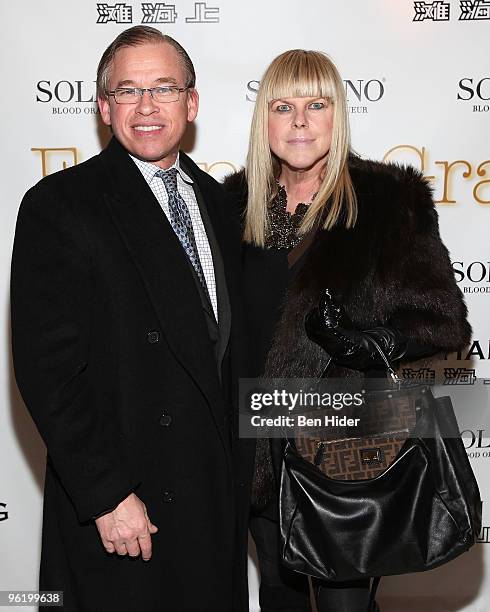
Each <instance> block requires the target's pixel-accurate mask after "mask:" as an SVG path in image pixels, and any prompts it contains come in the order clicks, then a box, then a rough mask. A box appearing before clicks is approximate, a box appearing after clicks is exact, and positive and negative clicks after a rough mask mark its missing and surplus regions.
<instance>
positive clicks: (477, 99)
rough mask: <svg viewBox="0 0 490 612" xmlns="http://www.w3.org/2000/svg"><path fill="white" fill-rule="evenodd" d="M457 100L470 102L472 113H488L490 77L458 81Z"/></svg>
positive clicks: (489, 107) (466, 78) (465, 78)
mask: <svg viewBox="0 0 490 612" xmlns="http://www.w3.org/2000/svg"><path fill="white" fill-rule="evenodd" d="M457 99H458V100H461V101H464V102H470V103H471V108H472V111H473V112H474V113H488V112H489V111H490V77H481V78H475V77H464V78H462V79H460V81H459V83H458V93H457Z"/></svg>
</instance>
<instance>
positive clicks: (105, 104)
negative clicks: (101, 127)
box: [97, 96, 111, 125]
mask: <svg viewBox="0 0 490 612" xmlns="http://www.w3.org/2000/svg"><path fill="white" fill-rule="evenodd" d="M97 104H98V106H99V111H100V116H101V117H102V121H103V122H104V123H105V124H106V125H111V106H110V104H109V98H102V97H100V96H99V97H97Z"/></svg>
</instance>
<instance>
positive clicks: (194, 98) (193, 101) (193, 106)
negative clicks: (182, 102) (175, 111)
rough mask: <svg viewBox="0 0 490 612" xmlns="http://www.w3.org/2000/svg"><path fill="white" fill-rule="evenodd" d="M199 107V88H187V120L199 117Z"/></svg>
mask: <svg viewBox="0 0 490 612" xmlns="http://www.w3.org/2000/svg"><path fill="white" fill-rule="evenodd" d="M198 109H199V94H198V93H197V89H194V88H193V87H191V88H190V89H188V90H187V121H189V122H191V121H194V119H195V118H196V117H197V111H198Z"/></svg>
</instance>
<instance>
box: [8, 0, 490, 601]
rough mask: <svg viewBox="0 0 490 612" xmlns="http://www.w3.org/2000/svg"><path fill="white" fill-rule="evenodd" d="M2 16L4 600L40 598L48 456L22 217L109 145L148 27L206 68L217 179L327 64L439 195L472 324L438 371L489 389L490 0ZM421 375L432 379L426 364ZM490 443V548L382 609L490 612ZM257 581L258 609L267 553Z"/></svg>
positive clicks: (54, 1)
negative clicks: (263, 96) (38, 406)
mask: <svg viewBox="0 0 490 612" xmlns="http://www.w3.org/2000/svg"><path fill="white" fill-rule="evenodd" d="M0 15H1V24H2V36H1V39H0V58H1V59H0V62H1V64H2V78H3V83H4V84H3V87H2V88H1V89H0V104H1V113H0V120H1V122H2V147H1V153H0V167H1V170H2V180H1V183H0V192H1V195H2V198H1V201H2V206H1V208H0V214H1V216H2V221H1V223H0V235H1V243H0V249H1V257H0V291H1V292H2V295H1V298H0V304H1V305H2V310H1V314H2V323H1V325H0V330H1V333H2V334H3V340H2V342H1V346H2V347H3V349H4V350H2V351H1V352H0V360H1V364H0V377H1V381H0V382H1V393H2V401H1V410H0V590H7V589H10V590H11V589H15V590H20V589H27V590H34V589H36V588H37V587H36V585H37V577H38V562H39V548H40V524H41V514H42V486H43V473H44V460H45V450H44V448H43V444H42V442H41V441H40V439H39V436H38V435H37V432H36V430H35V428H34V426H33V425H32V422H31V420H30V417H29V416H28V415H27V413H26V410H25V407H24V405H23V403H22V400H21V399H20V397H19V393H18V390H17V388H16V385H15V379H14V376H13V371H12V364H11V356H10V337H9V309H8V304H9V291H8V285H9V265H10V257H11V248H12V240H13V234H14V227H15V219H16V214H17V210H18V206H19V203H20V200H21V198H22V195H23V194H24V192H25V191H26V190H27V189H28V188H29V187H30V186H31V185H33V184H34V183H36V182H37V181H38V180H39V179H40V178H41V177H42V176H44V175H46V174H50V173H52V172H56V171H58V170H61V169H63V168H66V167H69V166H72V165H74V164H77V163H80V162H82V161H84V160H86V159H88V158H89V157H91V156H92V155H94V154H96V153H98V152H99V151H100V150H101V148H103V147H104V146H105V144H106V143H107V142H108V140H109V138H110V134H109V132H108V129H107V128H106V127H105V126H103V124H102V122H101V121H100V118H99V115H98V111H97V107H96V103H95V74H96V66H97V63H98V61H99V57H100V55H101V53H102V52H103V50H104V49H105V47H106V46H107V45H108V44H109V42H110V41H112V40H113V38H114V37H115V36H116V35H117V34H118V33H119V32H121V31H122V30H124V29H126V28H128V27H130V26H132V25H137V24H148V25H152V26H154V27H157V28H160V29H161V30H162V31H163V32H165V33H168V34H170V35H171V36H173V37H174V38H176V39H177V40H178V41H179V42H180V43H181V44H182V45H183V46H184V47H185V48H186V49H187V50H188V52H189V54H190V56H191V57H192V59H193V61H194V63H195V67H196V72H197V88H198V90H199V93H200V96H201V106H200V111H199V116H198V118H197V121H196V123H195V125H194V126H193V127H192V128H191V129H190V130H189V132H188V134H187V135H186V139H185V143H184V148H185V150H186V151H187V152H189V153H190V155H191V156H192V157H193V159H194V160H195V161H196V162H197V163H199V164H200V166H201V167H202V168H203V169H205V170H206V171H208V172H209V173H210V174H212V175H213V176H215V177H216V178H217V179H221V178H222V177H223V176H224V175H225V174H227V173H229V172H231V171H233V170H235V169H237V168H239V167H241V166H242V165H243V163H244V160H245V155H246V150H247V140H248V132H249V125H250V119H251V115H252V111H253V106H254V101H255V98H256V94H257V89H258V87H259V81H260V78H261V75H262V73H263V71H264V69H265V67H266V66H267V65H268V64H269V62H270V61H271V60H272V59H273V58H274V57H275V56H276V55H278V54H279V53H281V52H282V51H284V50H286V49H291V48H307V49H318V50H322V51H325V52H326V53H328V54H329V55H330V56H331V57H332V59H333V60H334V62H335V63H336V64H337V66H338V68H339V70H340V72H341V75H342V77H343V79H344V82H345V89H346V93H347V97H348V101H349V112H350V119H351V126H352V140H353V147H354V149H355V150H356V151H357V152H359V153H360V154H361V155H363V156H365V157H370V158H374V159H380V160H381V159H385V160H388V161H393V162H400V163H410V164H413V165H414V166H415V167H417V168H419V169H420V170H421V171H422V172H423V173H424V174H425V175H426V176H427V177H428V178H429V180H430V181H431V183H432V185H433V189H434V197H435V200H436V202H437V206H438V211H439V216H440V228H441V234H442V236H443V239H444V241H445V243H446V244H447V246H448V248H449V250H450V253H451V259H452V262H453V266H454V273H455V276H456V280H457V282H458V283H459V286H460V287H461V290H462V291H463V292H464V295H465V298H466V301H467V304H468V308H469V312H470V320H471V323H472V326H473V338H472V341H471V344H470V345H469V346H468V347H467V349H466V350H464V351H462V352H461V353H460V354H456V355H450V356H448V359H447V362H446V363H443V364H439V365H440V366H441V368H442V375H443V377H444V379H445V383H446V384H448V385H472V384H474V382H475V380H476V378H477V377H478V378H483V379H485V380H486V381H488V382H490V317H489V307H490V239H489V234H490V232H489V228H490V146H489V140H490V0H447V1H442V0H436V1H430V2H414V1H412V0H310V1H308V0H307V1H305V2H297V1H296V0H283V1H282V2H280V3H277V2H270V3H269V2H263V1H261V0H207V1H206V2H195V1H194V0H170V1H169V2H140V1H136V0H126V1H124V2H107V3H106V2H95V1H92V0H84V2H78V1H76V0H50V1H49V2H38V1H37V0H22V2H6V1H4V2H2V3H1V5H0ZM414 374H417V373H414ZM418 374H419V375H423V376H428V377H429V378H430V377H431V376H433V374H434V373H433V371H432V370H431V368H430V367H427V368H425V370H424V371H423V372H422V371H420V372H419V373H418ZM489 437H490V431H487V429H486V426H485V422H484V420H482V422H481V423H477V424H474V425H472V426H471V428H470V429H468V430H467V431H465V432H464V442H465V445H466V447H467V452H468V455H469V457H470V458H471V462H472V465H473V468H474V470H475V473H476V475H477V478H478V481H479V484H480V487H481V491H482V498H483V499H484V500H485V501H484V515H483V524H484V527H483V530H482V533H481V534H480V539H481V542H480V543H479V544H478V545H477V546H475V547H473V549H472V550H471V551H470V552H468V553H466V554H465V555H463V556H462V557H460V558H458V559H457V560H455V561H453V562H452V563H450V564H448V565H447V566H445V567H442V568H440V569H438V570H434V571H431V572H428V573H426V574H423V575H416V576H399V577H394V578H386V579H385V580H383V581H382V586H381V595H380V602H381V606H382V608H383V610H387V611H388V610H389V611H390V612H408V611H410V612H414V611H417V612H421V611H425V610H427V611H428V610H431V611H436V612H446V611H447V612H455V611H457V610H458V611H459V610H464V611H465V612H483V611H484V610H488V609H489V606H490V438H489ZM249 574H250V607H251V610H252V611H253V612H256V611H257V610H258V602H257V590H258V577H257V570H256V566H255V562H254V560H253V555H252V556H251V558H250V572H249ZM20 609H21V608H19V610H20ZM22 609H24V610H25V609H26V608H22ZM172 612H174V611H172ZM175 612H178V611H175ZM203 612H204V611H203ZM206 612H208V611H206ZM209 612H210V611H209Z"/></svg>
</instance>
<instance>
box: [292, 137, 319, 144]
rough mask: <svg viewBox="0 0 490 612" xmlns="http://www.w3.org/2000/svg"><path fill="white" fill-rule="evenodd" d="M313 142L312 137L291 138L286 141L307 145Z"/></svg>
mask: <svg viewBox="0 0 490 612" xmlns="http://www.w3.org/2000/svg"><path fill="white" fill-rule="evenodd" d="M312 142H313V138H291V139H290V140H288V141H287V143H288V144H292V145H307V144H310V143H312Z"/></svg>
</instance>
